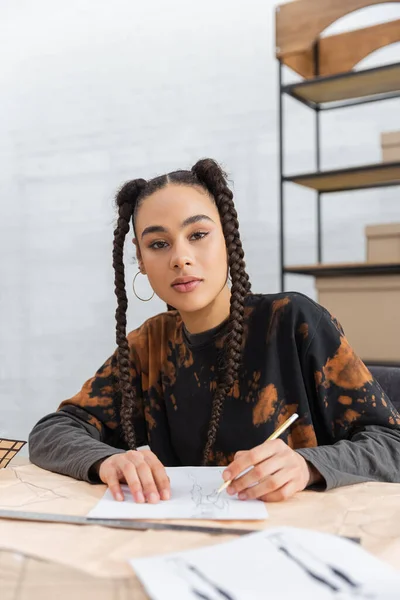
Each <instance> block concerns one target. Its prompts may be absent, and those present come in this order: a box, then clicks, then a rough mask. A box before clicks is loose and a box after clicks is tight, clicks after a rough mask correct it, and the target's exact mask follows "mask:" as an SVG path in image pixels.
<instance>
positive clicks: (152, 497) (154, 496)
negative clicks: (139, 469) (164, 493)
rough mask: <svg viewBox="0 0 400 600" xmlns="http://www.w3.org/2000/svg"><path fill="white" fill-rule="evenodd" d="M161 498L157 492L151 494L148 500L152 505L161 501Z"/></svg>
mask: <svg viewBox="0 0 400 600" xmlns="http://www.w3.org/2000/svg"><path fill="white" fill-rule="evenodd" d="M159 499H160V498H159V496H158V494H156V493H155V492H151V494H149V496H148V498H147V500H148V502H150V503H151V504H153V503H155V502H158V501H159Z"/></svg>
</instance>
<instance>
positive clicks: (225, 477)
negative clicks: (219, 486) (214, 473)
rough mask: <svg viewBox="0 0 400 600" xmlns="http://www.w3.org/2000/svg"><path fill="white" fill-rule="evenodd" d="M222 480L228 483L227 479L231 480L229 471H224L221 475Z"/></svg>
mask: <svg viewBox="0 0 400 600" xmlns="http://www.w3.org/2000/svg"><path fill="white" fill-rule="evenodd" d="M222 479H223V480H224V481H228V479H232V478H231V472H230V471H224V472H223V473H222Z"/></svg>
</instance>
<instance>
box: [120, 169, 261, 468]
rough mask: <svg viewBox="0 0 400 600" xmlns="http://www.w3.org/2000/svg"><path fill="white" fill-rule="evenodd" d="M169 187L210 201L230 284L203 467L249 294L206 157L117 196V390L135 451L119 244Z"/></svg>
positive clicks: (225, 195)
mask: <svg viewBox="0 0 400 600" xmlns="http://www.w3.org/2000/svg"><path fill="white" fill-rule="evenodd" d="M169 183H173V184H178V185H189V186H196V187H201V188H203V189H204V190H205V191H206V192H207V193H208V194H209V196H210V197H211V199H213V201H214V202H215V205H216V207H217V209H218V212H219V215H220V219H221V224H222V231H223V234H224V238H225V243H226V248H227V257H228V267H229V273H230V278H231V282H232V285H231V298H230V313H229V319H228V325H227V329H228V332H227V340H226V343H225V344H224V350H223V356H222V361H221V364H220V366H219V372H218V381H217V387H216V390H215V393H214V398H213V404H212V409H211V418H210V423H209V429H208V435H207V441H206V444H205V448H204V454H203V465H207V464H208V463H209V461H210V456H211V452H212V448H213V446H214V444H215V440H216V436H217V431H218V426H219V422H220V420H221V415H222V410H223V403H224V398H225V396H226V395H228V394H229V392H230V391H231V390H232V387H233V385H234V383H235V380H236V378H237V376H238V372H239V368H240V364H241V354H242V338H243V320H244V301H245V297H246V295H247V294H248V293H249V292H250V281H249V276H248V274H247V272H246V268H245V262H244V252H243V248H242V242H241V240H240V235H239V222H238V218H237V212H236V209H235V206H234V203H233V194H232V191H231V190H230V189H229V187H228V184H227V181H226V175H225V173H224V172H223V171H222V169H221V167H220V166H219V165H218V163H217V162H215V161H214V160H212V159H208V158H207V159H203V160H200V161H198V162H197V163H196V164H195V165H194V166H193V167H192V169H191V170H190V171H174V172H172V173H169V174H168V175H162V176H160V177H155V178H154V179H151V180H150V181H148V182H146V181H145V180H144V179H135V180H133V181H128V182H127V183H125V184H124V185H123V186H122V188H121V189H120V190H119V192H118V193H117V196H116V206H117V209H118V221H117V226H116V228H115V231H114V245H113V267H114V273H115V294H116V297H117V303H118V304H117V309H116V313H115V318H116V341H117V345H118V351H117V360H118V368H119V386H120V391H121V396H122V404H121V425H122V429H123V433H124V437H125V440H126V442H127V444H128V447H129V448H131V449H136V437H135V431H134V427H133V410H134V405H135V391H134V388H133V386H132V382H131V375H130V368H129V366H130V358H129V357H130V352H129V345H128V341H127V337H126V310H127V306H128V301H127V296H126V290H125V269H124V261H123V253H124V243H125V238H126V234H127V233H128V231H129V227H130V221H131V220H132V228H133V230H134V231H135V217H136V214H137V211H138V209H139V207H140V205H141V203H142V202H143V201H144V199H145V198H147V197H148V196H151V194H153V193H154V192H156V191H157V190H159V189H162V188H164V187H166V186H167V185H168V184H169ZM168 308H171V307H168Z"/></svg>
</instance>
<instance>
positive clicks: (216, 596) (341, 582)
mask: <svg viewBox="0 0 400 600" xmlns="http://www.w3.org/2000/svg"><path fill="white" fill-rule="evenodd" d="M130 564H131V566H132V567H133V569H134V571H135V573H136V575H137V576H138V577H139V579H140V580H141V582H142V584H143V585H144V587H145V588H146V590H147V592H148V594H149V595H150V597H151V598H152V599H153V600H164V599H165V598H174V600H199V599H202V600H261V599H262V600H266V598H279V600H286V599H287V600H289V599H290V600H293V598H296V600H310V598H311V599H313V600H314V598H315V599H317V600H350V599H354V600H356V599H357V600H398V599H399V597H400V572H397V571H395V570H394V569H392V568H391V567H389V566H388V565H386V564H385V563H383V562H381V561H380V560H378V559H377V558H375V557H374V556H372V555H370V554H369V553H367V552H366V551H365V550H363V549H362V548H361V547H360V546H359V545H358V544H356V543H355V542H352V541H349V540H346V539H343V538H339V537H337V536H333V535H330V534H326V533H320V532H316V531H310V530H307V529H296V528H290V527H280V528H274V529H268V530H266V531H262V532H259V533H254V534H250V535H246V536H243V537H240V538H238V539H236V540H234V541H231V542H226V543H222V544H219V545H216V546H210V547H205V548H200V549H197V550H189V551H186V552H179V553H174V554H168V555H164V556H156V557H151V558H140V559H133V560H131V561H130Z"/></svg>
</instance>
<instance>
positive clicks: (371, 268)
mask: <svg viewBox="0 0 400 600" xmlns="http://www.w3.org/2000/svg"><path fill="white" fill-rule="evenodd" d="M284 271H285V273H288V274H292V275H309V276H311V277H345V276H349V277H350V276H352V277H354V276H355V275H399V274H400V262H388V263H367V262H361V263H319V264H314V265H291V266H287V267H285V268H284Z"/></svg>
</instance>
